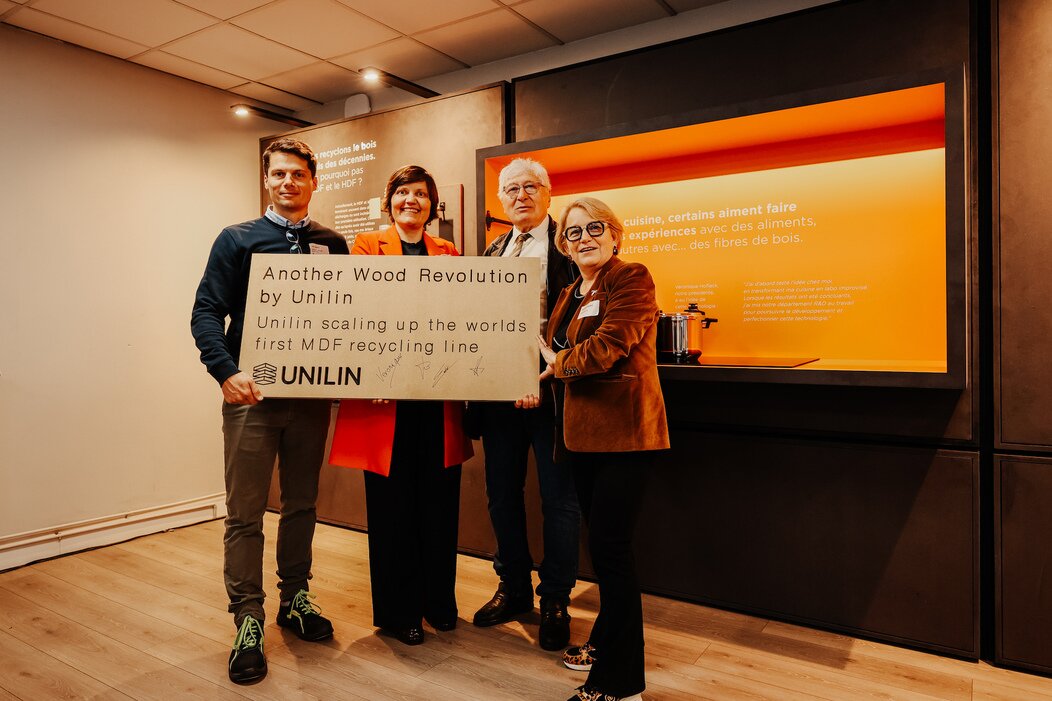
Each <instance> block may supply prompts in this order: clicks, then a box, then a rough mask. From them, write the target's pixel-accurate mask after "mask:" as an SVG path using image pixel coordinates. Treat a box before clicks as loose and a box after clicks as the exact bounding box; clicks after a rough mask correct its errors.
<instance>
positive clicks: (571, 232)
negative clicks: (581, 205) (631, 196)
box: [563, 221, 606, 241]
mask: <svg viewBox="0 0 1052 701" xmlns="http://www.w3.org/2000/svg"><path fill="white" fill-rule="evenodd" d="M586 231H587V232H588V235H589V236H591V237H592V238H593V239H597V238H599V237H600V236H602V235H603V232H604V231H606V224H605V223H604V222H601V221H590V222H588V223H587V224H585V225H584V228H583V229H582V228H581V227H579V226H571V227H569V228H566V229H563V236H565V237H566V240H567V241H580V240H581V236H583V235H584V232H586Z"/></svg>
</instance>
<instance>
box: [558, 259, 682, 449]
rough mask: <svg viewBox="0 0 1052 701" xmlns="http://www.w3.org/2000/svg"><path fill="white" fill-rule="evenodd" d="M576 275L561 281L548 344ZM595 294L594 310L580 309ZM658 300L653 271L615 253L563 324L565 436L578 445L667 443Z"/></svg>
mask: <svg viewBox="0 0 1052 701" xmlns="http://www.w3.org/2000/svg"><path fill="white" fill-rule="evenodd" d="M575 285H576V283H574V284H571V285H569V286H568V287H566V288H564V289H563V291H562V293H561V294H560V295H559V300H558V301H557V302H556V303H555V309H554V310H552V316H551V319H550V320H549V322H548V334H547V336H548V337H547V341H548V345H551V342H552V335H553V334H554V333H555V331H556V329H558V328H559V325H560V324H561V323H562V319H563V317H564V316H565V314H566V311H567V307H568V306H569V304H570V297H571V295H573V290H574V286H575ZM592 302H598V307H599V308H598V313H597V314H595V315H592V316H585V317H583V318H582V317H581V310H584V309H585V308H586V305H588V304H590V303H592ZM657 318H658V307H657V301H656V299H655V295H654V279H653V278H652V277H650V271H648V270H647V269H646V266H644V265H642V264H640V263H626V262H624V261H622V260H621V259H619V258H618V257H617V256H614V257H613V258H611V259H610V261H609V262H607V264H606V265H605V266H603V268H602V269H601V270H600V271H599V274H598V276H597V278H596V281H595V283H594V284H593V285H592V289H591V291H589V293H588V295H587V296H586V298H585V299H583V300H581V306H580V307H579V308H578V311H577V316H576V318H574V319H573V320H572V321H571V322H570V325H569V327H568V328H567V331H566V337H567V340H568V341H569V342H570V347H569V348H567V349H565V350H561V351H559V353H558V355H557V356H556V359H555V363H554V365H553V367H554V369H555V376H556V378H558V379H561V380H563V382H565V383H566V395H565V403H564V409H563V436H564V440H565V442H566V447H567V448H569V449H570V450H573V451H577V452H583V453H606V452H611V453H617V452H626V451H633V450H659V449H662V448H668V447H669V441H668V424H667V423H666V420H665V400H664V398H663V397H662V394H661V384H660V382H659V381H658V371H657V347H656V343H657Z"/></svg>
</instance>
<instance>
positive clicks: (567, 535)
mask: <svg viewBox="0 0 1052 701" xmlns="http://www.w3.org/2000/svg"><path fill="white" fill-rule="evenodd" d="M498 187H499V192H498V196H499V197H500V200H501V204H502V205H503V206H504V211H505V213H506V214H507V216H508V219H509V220H510V221H511V223H512V225H513V228H512V229H511V230H510V231H508V232H506V233H504V234H502V235H501V236H498V237H497V238H496V239H495V240H494V241H493V242H492V243H491V244H490V245H489V247H488V248H487V249H486V251H485V252H484V254H483V255H487V256H498V257H516V256H533V257H535V258H539V259H540V261H541V272H542V278H543V280H544V286H543V287H542V288H541V289H540V290H538V293H539V313H540V317H541V329H542V333H543V332H544V327H545V325H546V323H547V320H548V317H549V316H550V314H551V311H552V306H553V305H554V303H555V300H556V298H557V297H558V296H559V292H560V291H561V290H562V289H563V288H564V287H565V286H566V285H568V284H570V283H571V282H572V281H573V280H574V279H575V278H576V277H577V270H576V268H575V267H574V265H573V263H572V262H571V261H570V260H569V259H568V258H567V257H566V256H564V255H563V254H562V253H560V252H559V251H558V249H557V248H556V247H555V236H556V225H555V221H554V220H553V219H552V218H551V217H550V216H548V206H549V205H550V203H551V181H550V179H549V177H548V172H547V171H546V170H545V168H544V166H542V165H541V164H540V163H538V162H536V161H533V160H529V159H525V158H517V159H515V160H513V161H512V162H511V163H509V164H508V165H507V166H505V168H504V169H503V170H501V172H500V176H499V179H498ZM542 394H547V393H546V392H544V390H543V388H542ZM470 412H471V414H472V415H473V417H472V418H473V419H474V420H473V421H471V422H470V423H473V424H474V425H475V426H477V430H478V432H479V433H480V434H481V438H482V445H483V448H484V449H485V453H486V494H487V497H488V500H489V513H490V519H491V521H492V523H493V531H494V534H495V535H496V538H497V552H496V554H495V556H494V559H493V567H494V569H495V570H496V572H497V575H498V576H499V577H500V585H499V586H498V588H497V591H496V593H495V594H494V595H493V598H492V599H490V601H489V602H487V603H486V604H485V605H484V606H483V607H482V608H481V609H479V610H478V612H477V613H476V614H475V617H474V624H475V625H476V626H492V625H496V624H498V623H503V622H505V621H508V620H510V619H511V618H513V617H514V616H516V615H518V614H522V613H527V612H530V611H533V602H534V598H533V595H534V590H533V582H532V579H531V573H532V570H533V557H532V555H531V554H530V547H529V542H528V540H527V535H526V505H525V501H524V498H523V492H524V488H525V485H526V465H527V458H528V456H529V451H530V448H531V447H532V448H533V454H534V459H535V461H536V465H537V480H538V483H539V486H540V493H541V513H542V515H543V517H544V558H543V560H542V561H541V564H540V567H539V575H540V584H539V585H538V586H537V595H538V596H540V599H541V625H540V632H539V636H538V637H539V642H540V645H541V647H542V648H544V649H546V650H560V649H562V648H564V647H566V645H567V644H568V642H569V636H570V616H569V614H568V613H567V611H566V607H567V604H568V603H569V600H570V591H571V590H572V589H573V587H574V584H575V583H576V580H577V553H578V538H579V533H580V509H579V507H578V505H577V497H576V494H575V490H574V484H573V478H572V476H571V474H570V470H569V469H568V468H567V467H566V466H561V465H557V464H556V463H555V461H554V459H553V450H554V442H553V441H554V434H555V424H554V419H555V415H554V409H553V406H552V404H551V402H550V401H549V402H544V403H542V404H541V406H539V407H537V408H533V409H517V408H515V406H514V404H512V403H511V402H494V403H489V404H484V405H482V404H478V403H475V404H472V405H471V409H470Z"/></svg>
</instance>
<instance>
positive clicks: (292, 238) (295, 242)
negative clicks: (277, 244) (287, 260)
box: [285, 229, 303, 253]
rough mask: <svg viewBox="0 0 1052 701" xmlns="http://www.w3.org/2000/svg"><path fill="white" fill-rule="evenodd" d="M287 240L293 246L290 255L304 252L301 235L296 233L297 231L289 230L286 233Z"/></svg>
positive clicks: (290, 248)
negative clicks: (301, 247) (301, 245)
mask: <svg viewBox="0 0 1052 701" xmlns="http://www.w3.org/2000/svg"><path fill="white" fill-rule="evenodd" d="M285 240H286V241H288V242H289V243H291V244H292V246H290V247H289V252H290V253H302V252H303V251H302V250H301V249H300V235H299V234H298V233H296V232H295V231H293V230H291V229H289V230H288V231H286V232H285Z"/></svg>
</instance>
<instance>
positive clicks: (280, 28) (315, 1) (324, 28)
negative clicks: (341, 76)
mask: <svg viewBox="0 0 1052 701" xmlns="http://www.w3.org/2000/svg"><path fill="white" fill-rule="evenodd" d="M291 21H295V23H296V24H297V25H299V26H304V27H310V28H311V29H310V31H309V32H296V31H290V28H289V23H290V22H291ZM231 22H232V23H233V24H236V25H237V26H239V27H244V28H245V29H249V30H251V31H253V32H255V33H256V34H260V35H262V36H266V37H274V38H275V39H276V40H278V41H280V42H281V43H283V44H287V45H289V46H292V47H295V48H297V49H299V50H300V51H303V52H306V53H309V54H311V55H313V56H317V57H319V58H331V57H333V56H339V55H340V54H345V53H347V52H349V51H357V50H358V49H364V48H365V47H367V46H372V45H374V44H379V43H381V42H384V41H387V40H389V39H394V38H395V37H397V36H398V32H396V31H394V30H393V29H390V28H388V27H385V26H384V25H382V24H380V23H379V22H374V21H372V20H371V19H369V18H367V17H363V16H362V15H360V14H358V13H357V12H354V11H352V10H350V9H349V8H348V7H347V6H346V5H341V4H340V3H338V2H336V0H279V1H278V2H275V3H273V4H271V5H267V6H266V7H263V8H260V9H259V10H256V11H254V12H249V13H248V14H245V15H241V16H240V17H237V18H235V19H233V20H231Z"/></svg>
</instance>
